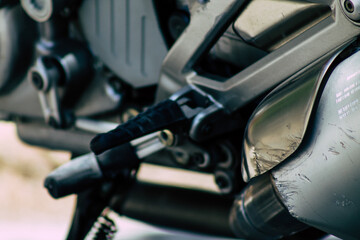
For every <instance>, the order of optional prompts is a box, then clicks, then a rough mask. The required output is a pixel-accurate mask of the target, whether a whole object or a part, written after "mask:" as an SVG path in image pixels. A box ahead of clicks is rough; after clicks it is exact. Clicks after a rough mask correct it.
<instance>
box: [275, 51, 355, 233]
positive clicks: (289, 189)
mask: <svg viewBox="0 0 360 240" xmlns="http://www.w3.org/2000/svg"><path fill="white" fill-rule="evenodd" d="M359 63H360V52H356V53H354V54H353V55H351V56H350V57H348V58H347V59H345V60H344V61H342V62H341V63H340V64H339V65H338V66H337V67H336V68H335V69H334V70H333V72H332V73H331V75H330V77H329V79H328V81H327V83H326V85H325V86H324V89H323V92H322V95H321V96H320V97H319V100H318V105H317V107H316V108H315V109H316V111H314V115H313V117H312V118H311V119H312V121H311V128H309V131H308V132H307V133H306V135H305V138H304V140H303V143H302V145H301V146H300V148H299V149H298V150H297V151H296V152H295V153H294V154H293V155H291V156H290V157H289V158H288V159H287V161H286V162H284V163H283V164H281V165H279V166H278V167H277V168H274V170H272V175H273V178H274V186H275V188H276V190H277V191H278V194H279V196H280V197H281V199H282V202H283V203H284V205H285V206H286V208H287V209H288V210H289V212H290V213H291V215H292V216H293V217H295V218H297V219H298V220H299V221H302V222H304V223H306V224H308V225H310V226H314V227H316V228H318V229H321V230H323V231H325V232H328V233H330V234H333V235H335V236H337V237H340V238H343V239H359V238H360V232H359V228H360V191H359V189H360V181H359V169H360V161H359V155H360V151H359V150H360V148H359V144H360V138H359V131H360V125H359V119H360V111H359V109H360V105H359V104H360V74H359V67H358V66H359Z"/></svg>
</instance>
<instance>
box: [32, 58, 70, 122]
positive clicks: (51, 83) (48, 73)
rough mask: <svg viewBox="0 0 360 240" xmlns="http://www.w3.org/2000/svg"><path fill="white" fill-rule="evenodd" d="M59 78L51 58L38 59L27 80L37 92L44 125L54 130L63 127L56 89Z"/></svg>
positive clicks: (57, 68)
mask: <svg viewBox="0 0 360 240" xmlns="http://www.w3.org/2000/svg"><path fill="white" fill-rule="evenodd" d="M61 77H62V76H61V70H60V69H59V67H58V66H57V65H56V63H55V60H54V59H52V58H51V57H39V58H38V60H37V61H36V64H35V66H34V67H33V68H31V69H30V71H29V75H28V78H29V80H30V81H31V82H32V84H33V85H34V86H35V88H36V89H37V90H38V95H39V100H40V104H41V108H42V111H43V114H44V118H45V121H46V123H48V124H49V125H50V126H52V127H55V128H59V127H61V126H63V125H64V119H63V115H62V113H61V107H60V103H59V89H58V86H59V84H60V81H61Z"/></svg>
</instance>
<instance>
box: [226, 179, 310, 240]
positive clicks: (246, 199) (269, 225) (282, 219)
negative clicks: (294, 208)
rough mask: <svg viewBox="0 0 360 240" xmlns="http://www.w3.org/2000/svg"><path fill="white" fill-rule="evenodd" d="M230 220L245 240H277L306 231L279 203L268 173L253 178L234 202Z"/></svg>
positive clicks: (235, 230) (236, 232) (303, 225)
mask: <svg viewBox="0 0 360 240" xmlns="http://www.w3.org/2000/svg"><path fill="white" fill-rule="evenodd" d="M229 221H230V225H231V227H232V230H233V232H234V233H235V235H236V236H237V237H239V238H244V239H279V238H281V237H286V236H289V235H291V234H292V233H296V232H298V231H300V230H303V229H305V228H306V225H305V224H302V223H300V222H298V221H297V220H296V219H295V218H293V217H292V216H291V215H290V214H289V212H288V211H287V209H286V208H285V207H284V205H283V204H282V203H281V201H280V199H279V198H278V196H277V195H276V192H275V191H274V188H273V185H272V181H271V177H270V175H269V174H266V175H263V176H261V177H260V178H257V179H254V181H252V182H250V184H249V185H248V186H247V187H246V188H245V189H244V190H243V192H242V193H241V195H240V196H239V197H238V198H237V199H235V202H234V205H233V208H232V210H231V214H230V219H229Z"/></svg>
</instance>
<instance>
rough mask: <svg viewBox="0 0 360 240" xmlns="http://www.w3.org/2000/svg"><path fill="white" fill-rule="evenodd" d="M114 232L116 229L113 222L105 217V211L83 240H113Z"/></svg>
mask: <svg viewBox="0 0 360 240" xmlns="http://www.w3.org/2000/svg"><path fill="white" fill-rule="evenodd" d="M116 232H117V227H116V224H115V222H114V221H113V220H112V219H111V218H109V217H108V216H107V211H104V212H103V213H102V214H101V215H100V216H99V217H98V219H97V220H96V222H95V223H94V225H93V227H92V228H91V230H90V232H89V233H88V235H87V236H86V238H85V239H86V240H113V239H114V236H115V233H116Z"/></svg>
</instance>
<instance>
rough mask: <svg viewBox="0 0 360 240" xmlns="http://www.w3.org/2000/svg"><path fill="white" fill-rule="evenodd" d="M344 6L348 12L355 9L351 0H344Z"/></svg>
mask: <svg viewBox="0 0 360 240" xmlns="http://www.w3.org/2000/svg"><path fill="white" fill-rule="evenodd" d="M344 8H345V10H346V11H347V12H349V13H353V12H354V10H355V7H354V4H353V2H352V1H351V0H345V2H344Z"/></svg>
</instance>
